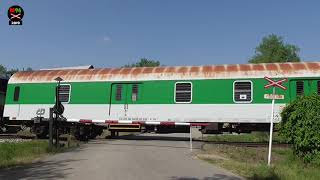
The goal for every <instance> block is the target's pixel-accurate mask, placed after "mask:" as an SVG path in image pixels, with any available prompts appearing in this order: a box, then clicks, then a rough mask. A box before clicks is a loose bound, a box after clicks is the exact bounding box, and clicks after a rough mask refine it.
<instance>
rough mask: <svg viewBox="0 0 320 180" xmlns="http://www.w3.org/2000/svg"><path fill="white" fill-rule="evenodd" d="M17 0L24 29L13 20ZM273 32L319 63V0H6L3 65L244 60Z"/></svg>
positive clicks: (0, 29)
mask: <svg viewBox="0 0 320 180" xmlns="http://www.w3.org/2000/svg"><path fill="white" fill-rule="evenodd" d="M15 4H17V5H20V6H22V8H23V9H24V11H25V17H24V18H23V25H22V26H9V25H8V17H7V14H6V13H7V9H8V8H9V7H10V6H11V5H15ZM271 33H275V34H278V35H281V36H283V37H284V38H285V41H286V42H288V43H292V44H296V45H298V46H299V47H300V48H301V52H300V56H301V58H302V59H303V60H308V61H317V60H320V1H302V0H301V1H294V0H290V1H286V0H282V1H279V0H268V1H267V0H265V1H257V0H242V1H236V0H198V1H196V0H193V1H191V0H99V1H98V0H91V1H89V0H68V1H66V0H64V1H63V0H21V1H17V0H0V64H4V65H5V66H7V67H10V68H22V67H29V66H30V67H32V68H35V69H39V68H46V67H61V66H75V65H85V64H92V65H94V66H95V67H117V66H122V65H124V64H127V63H133V62H135V61H138V60H139V59H140V58H142V57H145V58H150V59H155V60H159V61H160V62H161V63H162V64H164V65H203V64H234V63H246V62H247V61H248V59H249V58H250V57H251V56H252V55H253V54H254V48H255V47H256V46H257V45H258V43H259V42H260V41H261V39H262V37H263V36H265V35H268V34H271Z"/></svg>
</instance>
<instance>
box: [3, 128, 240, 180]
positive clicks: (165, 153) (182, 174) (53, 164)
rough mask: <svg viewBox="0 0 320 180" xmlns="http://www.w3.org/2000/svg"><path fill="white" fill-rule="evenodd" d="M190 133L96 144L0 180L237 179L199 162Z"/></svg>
mask: <svg viewBox="0 0 320 180" xmlns="http://www.w3.org/2000/svg"><path fill="white" fill-rule="evenodd" d="M187 137H188V134H182V135H181V134H179V135H177V134H168V135H167V134H166V135H154V134H144V135H138V136H122V137H120V138H121V139H120V138H118V139H98V140H94V141H90V142H89V143H87V144H84V145H83V146H81V147H80V148H78V149H76V150H72V151H69V152H65V153H60V154H56V155H53V156H48V157H46V158H43V159H42V160H40V161H38V162H36V163H34V164H31V165H29V166H25V167H16V168H11V169H3V170H0V179H1V180H2V179H76V180H81V179H86V180H87V179H88V180H95V179H108V180H109V179H110V180H126V179H128V180H158V179H159V180H165V179H169V180H218V179H219V180H220V179H221V180H231V179H240V178H239V177H238V176H236V175H234V174H231V173H230V172H227V171H225V170H223V169H219V168H217V167H215V166H213V165H212V164H209V163H207V162H205V161H202V160H199V159H197V158H196V157H195V156H194V153H195V152H196V151H197V150H199V148H200V145H201V144H200V142H194V143H193V146H194V151H193V152H192V153H191V152H190V150H189V139H188V138H187Z"/></svg>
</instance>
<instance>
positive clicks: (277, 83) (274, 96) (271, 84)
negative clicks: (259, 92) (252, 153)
mask: <svg viewBox="0 0 320 180" xmlns="http://www.w3.org/2000/svg"><path fill="white" fill-rule="evenodd" d="M264 79H265V80H267V81H268V82H269V84H267V85H265V86H264V88H265V89H267V88H270V87H272V89H273V90H272V95H268V94H267V96H266V95H265V97H266V99H272V103H271V104H272V105H271V117H270V138H269V151H268V166H270V164H271V149H272V134H273V118H274V103H275V100H276V99H282V97H283V98H284V96H283V95H278V94H276V87H278V88H281V89H283V90H287V88H286V87H285V86H283V85H282V83H283V82H286V81H288V79H287V78H285V79H281V80H278V81H275V80H272V79H271V78H269V77H264Z"/></svg>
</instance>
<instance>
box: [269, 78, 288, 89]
mask: <svg viewBox="0 0 320 180" xmlns="http://www.w3.org/2000/svg"><path fill="white" fill-rule="evenodd" d="M264 79H265V80H267V81H268V82H269V84H267V85H265V86H264V88H266V89H267V88H269V87H278V88H281V89H283V90H287V88H286V87H285V86H283V85H282V83H283V82H287V81H288V79H287V78H284V79H281V80H278V81H275V80H272V79H271V78H269V77H267V76H266V77H264Z"/></svg>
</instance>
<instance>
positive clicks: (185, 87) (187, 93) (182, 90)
mask: <svg viewBox="0 0 320 180" xmlns="http://www.w3.org/2000/svg"><path fill="white" fill-rule="evenodd" d="M191 94H192V85H191V83H177V84H176V99H175V101H176V102H178V103H179V102H180V103H189V102H191V97H192V96H191Z"/></svg>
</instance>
